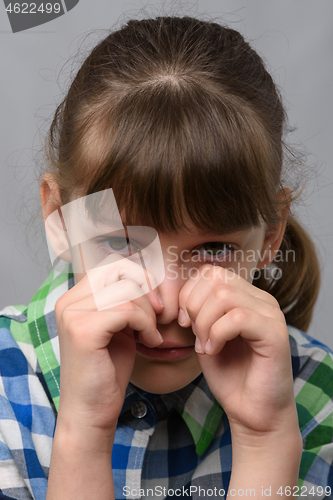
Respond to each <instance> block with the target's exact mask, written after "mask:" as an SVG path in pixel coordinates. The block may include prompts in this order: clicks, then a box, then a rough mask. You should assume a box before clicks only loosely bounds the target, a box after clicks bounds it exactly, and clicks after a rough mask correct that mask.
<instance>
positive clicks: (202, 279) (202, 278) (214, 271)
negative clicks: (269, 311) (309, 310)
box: [179, 264, 280, 327]
mask: <svg viewBox="0 0 333 500" xmlns="http://www.w3.org/2000/svg"><path fill="white" fill-rule="evenodd" d="M198 271H199V272H198V273H197V275H196V276H195V277H194V278H190V279H189V280H188V281H187V282H186V283H185V285H184V286H183V287H182V289H181V291H180V293H179V308H180V309H181V310H183V311H184V312H185V317H186V320H185V321H184V322H181V323H180V324H181V326H184V327H188V326H190V325H191V321H192V319H193V318H192V317H191V314H190V311H189V308H188V302H189V300H190V302H191V304H190V307H191V308H192V309H193V310H194V311H195V310H198V309H199V308H200V305H202V304H203V303H204V302H205V300H206V299H207V298H208V296H209V295H210V294H211V293H212V290H214V289H215V288H216V287H218V286H220V285H221V284H225V285H228V286H229V287H230V289H236V288H237V289H238V290H243V291H244V292H247V293H249V294H250V295H252V296H253V297H256V298H259V299H261V300H263V301H264V302H267V303H268V304H270V305H272V306H274V307H275V308H278V309H279V308H280V306H279V304H278V302H277V300H276V299H275V298H274V297H273V296H272V295H270V294H269V293H267V292H265V291H264V290H260V289H259V288H257V287H255V286H253V285H252V284H251V283H249V282H248V281H246V280H244V278H242V277H241V276H239V275H238V274H237V273H235V272H233V271H231V270H230V269H225V268H223V267H218V266H212V265H211V264H204V265H203V266H201V267H200V268H199V270H198Z"/></svg>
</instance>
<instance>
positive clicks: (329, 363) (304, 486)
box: [291, 329, 333, 498]
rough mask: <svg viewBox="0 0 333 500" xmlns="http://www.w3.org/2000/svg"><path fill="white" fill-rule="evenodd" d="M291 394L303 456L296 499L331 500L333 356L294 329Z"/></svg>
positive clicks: (332, 470) (326, 349) (332, 480)
mask: <svg viewBox="0 0 333 500" xmlns="http://www.w3.org/2000/svg"><path fill="white" fill-rule="evenodd" d="M291 353H292V360H293V370H294V391H295V401H296V407H297V412H298V420H299V427H300V431H301V434H302V438H303V453H302V460H301V466H300V472H299V483H298V487H299V491H298V493H299V496H300V497H302V496H303V497H307V498H333V442H332V441H333V352H332V351H331V350H330V349H329V348H328V347H327V346H325V345H324V344H321V343H320V342H318V341H316V340H315V339H313V338H312V337H310V336H308V335H306V334H304V333H303V332H300V331H299V330H296V329H293V331H292V339H291Z"/></svg>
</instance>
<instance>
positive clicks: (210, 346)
mask: <svg viewBox="0 0 333 500" xmlns="http://www.w3.org/2000/svg"><path fill="white" fill-rule="evenodd" d="M211 350H212V343H211V341H210V339H208V340H207V342H206V345H205V352H206V353H207V354H209V353H210V352H211Z"/></svg>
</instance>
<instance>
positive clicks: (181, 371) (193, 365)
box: [130, 355, 202, 394]
mask: <svg viewBox="0 0 333 500" xmlns="http://www.w3.org/2000/svg"><path fill="white" fill-rule="evenodd" d="M140 361H141V360H139V362H138V363H135V366H134V370H133V373H132V376H131V378H130V382H132V384H134V385H135V386H136V387H138V388H139V389H142V390H144V391H147V392H151V393H154V394H168V393H170V392H175V391H178V390H179V389H182V388H183V387H186V386H187V385H188V384H190V383H191V382H192V381H193V380H195V379H196V378H197V377H198V376H199V375H200V373H201V372H202V370H201V367H200V365H199V362H198V359H197V355H195V356H193V357H191V358H190V359H187V360H186V361H187V362H184V361H183V362H181V363H163V362H162V363H161V362H155V363H154V362H151V363H141V362H140Z"/></svg>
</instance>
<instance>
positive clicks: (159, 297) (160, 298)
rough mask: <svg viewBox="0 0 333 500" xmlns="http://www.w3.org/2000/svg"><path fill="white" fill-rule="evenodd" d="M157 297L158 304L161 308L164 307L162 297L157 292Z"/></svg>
mask: <svg viewBox="0 0 333 500" xmlns="http://www.w3.org/2000/svg"><path fill="white" fill-rule="evenodd" d="M157 297H158V300H159V303H160V304H161V306H162V307H164V304H163V302H162V297H161V296H160V294H159V292H157Z"/></svg>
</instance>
